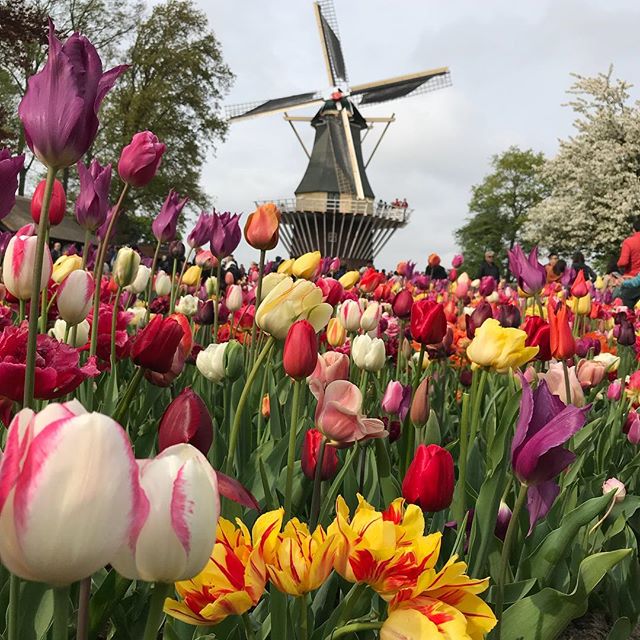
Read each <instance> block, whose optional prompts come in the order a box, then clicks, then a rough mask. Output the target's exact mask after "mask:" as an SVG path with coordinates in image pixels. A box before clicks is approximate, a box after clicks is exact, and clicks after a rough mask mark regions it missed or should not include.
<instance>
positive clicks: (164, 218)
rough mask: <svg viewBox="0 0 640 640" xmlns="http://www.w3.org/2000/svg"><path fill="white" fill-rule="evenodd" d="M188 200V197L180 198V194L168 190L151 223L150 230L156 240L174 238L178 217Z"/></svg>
mask: <svg viewBox="0 0 640 640" xmlns="http://www.w3.org/2000/svg"><path fill="white" fill-rule="evenodd" d="M188 200H189V198H183V199H182V200H180V196H179V195H178V194H177V193H176V192H175V191H174V190H173V189H171V191H169V195H168V196H167V197H166V199H165V201H164V204H163V205H162V209H160V213H159V214H158V215H157V216H156V219H155V220H154V221H153V223H152V224H151V231H153V235H154V236H155V237H156V239H157V240H158V242H169V241H170V240H175V237H176V230H177V228H178V218H179V217H180V213H182V209H183V208H184V205H185V204H187V202H188Z"/></svg>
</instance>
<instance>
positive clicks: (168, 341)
mask: <svg viewBox="0 0 640 640" xmlns="http://www.w3.org/2000/svg"><path fill="white" fill-rule="evenodd" d="M185 321H186V320H185ZM184 337H185V333H184V330H183V328H182V325H181V324H180V322H179V321H178V320H177V318H174V317H168V318H163V317H162V316H159V315H158V316H155V317H154V318H153V320H151V322H150V323H149V324H148V325H147V326H146V327H145V328H144V329H143V330H142V331H141V332H140V333H138V335H137V336H136V339H135V341H134V343H133V346H132V348H131V359H132V360H133V361H134V362H135V364H137V365H138V366H139V367H142V368H143V369H150V370H151V371H155V372H156V373H168V372H169V370H170V369H171V365H172V364H173V358H174V356H175V354H176V351H177V350H178V347H179V346H180V342H181V341H182V340H183V339H184Z"/></svg>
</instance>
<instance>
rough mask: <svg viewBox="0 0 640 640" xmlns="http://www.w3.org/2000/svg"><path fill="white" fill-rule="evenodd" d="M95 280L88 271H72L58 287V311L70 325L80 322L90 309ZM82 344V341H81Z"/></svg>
mask: <svg viewBox="0 0 640 640" xmlns="http://www.w3.org/2000/svg"><path fill="white" fill-rule="evenodd" d="M94 289H95V282H94V280H93V276H92V275H91V273H89V272H88V271H83V270H82V269H79V270H77V271H73V272H72V273H70V274H69V276H68V277H67V278H66V280H64V282H63V283H62V284H61V285H60V286H59V287H58V297H57V305H58V313H60V317H61V318H62V319H63V320H64V321H65V322H66V323H67V324H68V325H70V326H73V325H76V324H79V323H80V322H82V321H83V320H84V319H85V318H86V317H87V315H88V314H89V310H90V309H91V304H92V302H93V292H94ZM82 344H84V343H82Z"/></svg>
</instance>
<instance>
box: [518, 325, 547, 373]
mask: <svg viewBox="0 0 640 640" xmlns="http://www.w3.org/2000/svg"><path fill="white" fill-rule="evenodd" d="M522 328H523V330H524V331H525V333H526V334H527V339H526V341H525V346H527V347H540V350H539V351H538V355H537V356H536V360H541V361H543V362H546V361H547V360H551V343H550V327H549V323H548V322H545V321H544V320H543V319H542V318H541V317H540V316H527V319H526V320H525V321H524V326H523V327H522Z"/></svg>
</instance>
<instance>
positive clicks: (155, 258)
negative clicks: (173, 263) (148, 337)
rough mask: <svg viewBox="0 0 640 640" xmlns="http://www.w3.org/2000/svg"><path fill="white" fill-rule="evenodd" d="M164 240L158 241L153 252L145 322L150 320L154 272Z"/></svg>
mask: <svg viewBox="0 0 640 640" xmlns="http://www.w3.org/2000/svg"><path fill="white" fill-rule="evenodd" d="M161 245H162V241H161V240H158V242H157V243H156V250H155V252H154V254H153V262H152V263H151V271H150V273H149V284H148V285H147V313H146V314H145V316H144V322H145V324H146V323H147V322H149V316H150V315H151V299H152V298H153V274H154V273H155V272H156V267H157V266H158V254H159V253H160V246H161Z"/></svg>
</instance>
